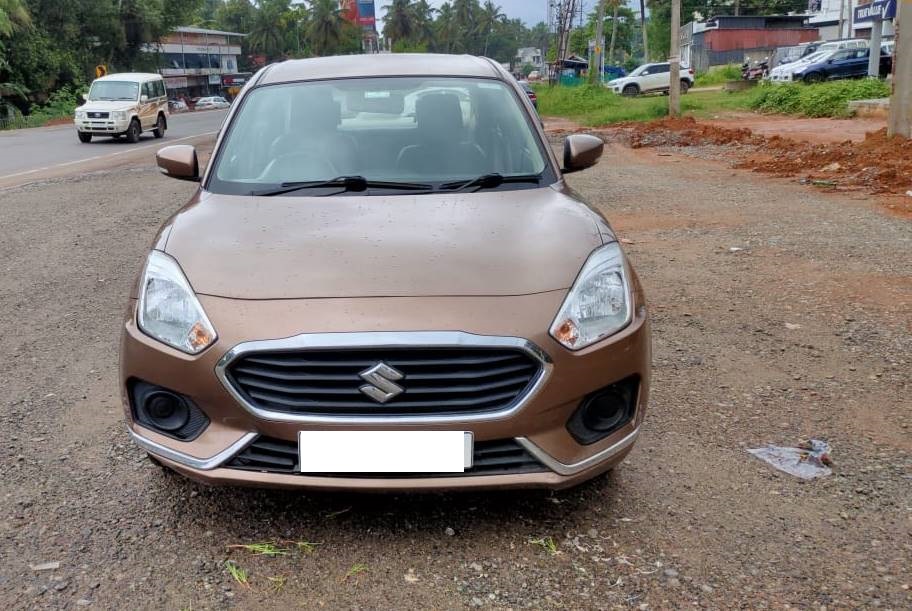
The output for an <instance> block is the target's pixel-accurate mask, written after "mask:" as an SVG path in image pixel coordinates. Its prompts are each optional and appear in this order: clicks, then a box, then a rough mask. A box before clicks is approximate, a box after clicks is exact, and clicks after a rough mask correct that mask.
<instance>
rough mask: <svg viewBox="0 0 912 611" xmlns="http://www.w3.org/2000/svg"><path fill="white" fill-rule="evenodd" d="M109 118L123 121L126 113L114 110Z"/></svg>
mask: <svg viewBox="0 0 912 611" xmlns="http://www.w3.org/2000/svg"><path fill="white" fill-rule="evenodd" d="M111 118H112V119H114V120H115V121H124V120H126V118H127V111H125V110H115V111H114V112H112V113H111Z"/></svg>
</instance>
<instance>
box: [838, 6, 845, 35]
mask: <svg viewBox="0 0 912 611" xmlns="http://www.w3.org/2000/svg"><path fill="white" fill-rule="evenodd" d="M845 5H846V0H839V36H837V37H836V38H837V39H839V38H843V35H842V32H843V30H844V29H845Z"/></svg>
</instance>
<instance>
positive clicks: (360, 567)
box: [342, 562, 367, 581]
mask: <svg viewBox="0 0 912 611" xmlns="http://www.w3.org/2000/svg"><path fill="white" fill-rule="evenodd" d="M366 571H367V565H366V564H362V563H360V562H358V563H356V564H353V565H352V567H351V568H350V569H348V572H347V573H345V577H343V578H342V581H348V580H349V579H351V578H353V577H357V576H358V575H360V574H361V573H364V572H366Z"/></svg>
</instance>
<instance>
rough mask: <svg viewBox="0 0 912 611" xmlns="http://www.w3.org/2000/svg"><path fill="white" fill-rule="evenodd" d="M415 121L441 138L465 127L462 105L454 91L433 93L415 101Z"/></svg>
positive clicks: (422, 128) (421, 127) (452, 134)
mask: <svg viewBox="0 0 912 611" xmlns="http://www.w3.org/2000/svg"><path fill="white" fill-rule="evenodd" d="M415 121H416V123H418V128H419V129H421V130H422V131H424V132H426V133H429V134H433V135H434V136H437V137H439V138H448V137H452V136H454V135H456V134H457V133H458V132H459V131H460V130H461V129H462V127H463V125H462V107H461V106H460V105H459V96H458V95H456V94H454V93H432V94H429V95H426V96H422V97H421V99H419V100H418V102H416V103H415Z"/></svg>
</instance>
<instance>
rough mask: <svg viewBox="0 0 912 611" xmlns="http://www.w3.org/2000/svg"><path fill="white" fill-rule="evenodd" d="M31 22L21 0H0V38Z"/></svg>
mask: <svg viewBox="0 0 912 611" xmlns="http://www.w3.org/2000/svg"><path fill="white" fill-rule="evenodd" d="M31 21H32V18H31V16H30V15H29V12H28V9H26V7H25V3H24V2H23V0H0V37H4V36H9V35H10V34H12V33H13V31H14V30H17V29H19V28H24V27H26V26H27V25H29V24H30V23H31Z"/></svg>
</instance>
